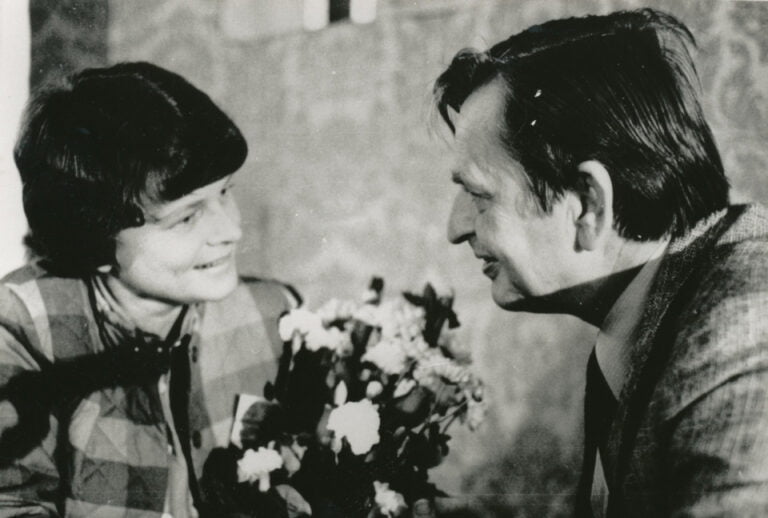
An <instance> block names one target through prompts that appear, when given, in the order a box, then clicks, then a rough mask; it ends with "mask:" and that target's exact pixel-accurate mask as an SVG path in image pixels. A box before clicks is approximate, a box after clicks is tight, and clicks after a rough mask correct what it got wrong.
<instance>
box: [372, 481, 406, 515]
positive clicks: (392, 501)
mask: <svg viewBox="0 0 768 518" xmlns="http://www.w3.org/2000/svg"><path fill="white" fill-rule="evenodd" d="M373 488H374V490H375V491H376V494H375V496H374V497H373V498H374V501H375V502H376V505H378V506H379V510H380V511H381V514H385V515H387V516H397V515H398V514H399V513H400V512H401V511H403V510H404V509H405V507H406V506H405V498H403V495H401V494H400V493H398V492H397V491H394V490H392V489H389V484H388V483H386V482H379V481H378V480H374V481H373Z"/></svg>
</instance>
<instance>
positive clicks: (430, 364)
mask: <svg viewBox="0 0 768 518" xmlns="http://www.w3.org/2000/svg"><path fill="white" fill-rule="evenodd" d="M413 378H414V379H415V380H416V381H417V382H418V383H419V385H421V386H423V387H428V388H431V387H434V386H435V384H436V383H437V382H438V381H441V380H442V381H445V382H447V383H453V384H460V383H468V382H469V381H470V379H471V375H470V373H469V370H468V369H467V368H466V367H465V366H462V365H459V364H457V363H456V362H455V361H453V360H451V359H450V358H446V357H445V356H443V353H442V352H440V350H439V349H430V350H429V351H426V352H425V354H424V355H423V356H422V358H420V359H419V362H418V363H417V364H416V368H415V369H414V370H413Z"/></svg>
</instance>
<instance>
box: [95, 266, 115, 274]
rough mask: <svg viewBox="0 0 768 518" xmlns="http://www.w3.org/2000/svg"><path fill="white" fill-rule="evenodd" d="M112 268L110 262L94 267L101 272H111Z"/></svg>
mask: <svg viewBox="0 0 768 518" xmlns="http://www.w3.org/2000/svg"><path fill="white" fill-rule="evenodd" d="M112 270H113V267H112V265H111V264H102V265H101V266H99V267H98V268H96V271H97V272H99V273H103V274H108V273H111V272H112Z"/></svg>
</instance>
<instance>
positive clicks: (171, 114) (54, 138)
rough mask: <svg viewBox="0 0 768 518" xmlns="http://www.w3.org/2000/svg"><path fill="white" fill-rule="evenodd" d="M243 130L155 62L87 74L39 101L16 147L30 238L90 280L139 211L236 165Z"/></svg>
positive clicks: (54, 266)
mask: <svg viewBox="0 0 768 518" xmlns="http://www.w3.org/2000/svg"><path fill="white" fill-rule="evenodd" d="M247 154H248V148H247V145H246V142H245V139H244V138H243V136H242V134H241V133H240V130H238V128H237V127H236V126H235V125H234V123H233V122H232V121H231V120H230V119H229V117H227V116H226V115H225V114H224V113H223V112H222V111H221V110H220V109H219V108H218V107H216V105H215V104H214V103H213V101H211V99H210V98H209V97H208V96H207V95H206V94H204V93H203V92H201V91H200V90H198V89H197V88H195V87H194V86H192V85H191V84H190V83H189V82H187V81H186V80H185V79H184V78H182V77H181V76H179V75H178V74H174V73H173V72H169V71H168V70H165V69H162V68H160V67H158V66H155V65H152V64H150V63H121V64H117V65H114V66H111V67H107V68H92V69H87V70H83V71H81V72H79V73H77V74H75V75H73V76H72V77H70V78H69V79H68V81H67V82H66V84H65V86H63V87H60V88H53V89H47V90H45V91H42V92H41V93H39V94H38V95H36V96H34V97H33V99H32V100H31V101H30V103H29V105H28V107H27V113H26V117H25V121H24V124H23V125H22V128H21V133H20V136H19V139H18V142H17V144H16V149H15V152H14V158H15V160H16V165H17V167H18V169H19V172H20V174H21V181H22V185H23V196H24V211H25V213H26V215H27V220H28V222H29V234H28V236H27V239H26V242H27V244H28V246H29V247H30V248H31V249H32V251H33V252H34V253H35V254H36V255H38V256H39V257H40V258H41V259H43V260H44V261H45V263H46V267H47V268H49V269H50V270H53V271H56V272H57V273H58V274H61V275H72V276H78V275H85V274H87V273H89V272H92V271H94V269H95V268H97V267H98V266H100V265H103V264H111V263H112V262H113V261H114V252H115V241H114V238H115V236H116V234H117V233H118V232H119V231H120V230H123V229H125V228H128V227H132V226H140V225H142V224H144V212H143V209H142V207H144V206H145V205H146V204H147V203H162V202H166V201H171V200H174V199H178V198H180V197H181V196H184V195H185V194H188V193H190V192H191V191H193V190H195V189H197V188H199V187H202V186H204V185H207V184H209V183H211V182H214V181H216V180H218V179H221V178H223V177H225V176H227V175H229V174H231V173H233V172H235V171H236V170H237V169H239V168H240V166H241V165H242V164H243V162H244V161H245V158H246V156H247Z"/></svg>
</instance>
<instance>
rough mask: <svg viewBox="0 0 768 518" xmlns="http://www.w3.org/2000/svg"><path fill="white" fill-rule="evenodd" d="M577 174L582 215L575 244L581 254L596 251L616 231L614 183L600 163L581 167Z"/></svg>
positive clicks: (581, 164) (580, 165)
mask: <svg viewBox="0 0 768 518" xmlns="http://www.w3.org/2000/svg"><path fill="white" fill-rule="evenodd" d="M578 171H579V181H578V183H577V187H576V191H577V194H578V195H579V198H580V200H581V214H580V215H579V217H578V219H577V221H576V225H577V230H576V244H577V246H578V248H579V249H581V250H595V249H596V248H597V247H598V246H600V245H601V244H602V243H603V242H604V241H605V239H606V238H607V236H608V234H609V232H610V231H611V228H612V227H613V182H612V181H611V176H610V175H609V174H608V170H607V169H606V168H605V166H604V165H603V164H602V163H600V162H598V161H597V160H587V161H585V162H582V163H580V164H579V166H578Z"/></svg>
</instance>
